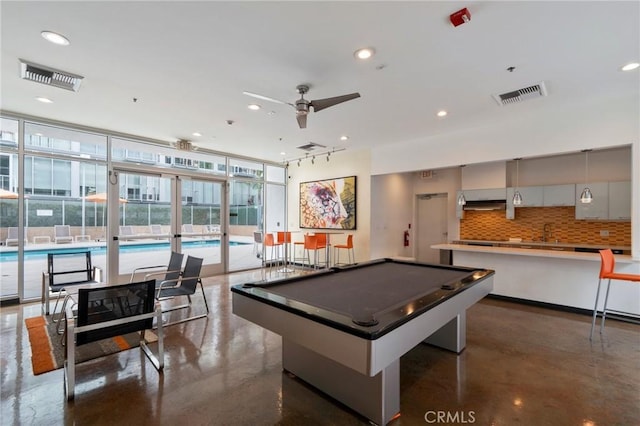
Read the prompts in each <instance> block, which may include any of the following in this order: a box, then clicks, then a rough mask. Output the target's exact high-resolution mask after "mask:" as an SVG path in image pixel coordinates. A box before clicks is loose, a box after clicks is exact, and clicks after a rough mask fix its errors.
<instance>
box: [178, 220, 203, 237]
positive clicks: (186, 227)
mask: <svg viewBox="0 0 640 426" xmlns="http://www.w3.org/2000/svg"><path fill="white" fill-rule="evenodd" d="M194 235H200V234H199V233H198V232H195V231H194V230H193V225H192V224H190V223H185V224H183V225H182V236H183V237H185V236H187V237H189V236H194Z"/></svg>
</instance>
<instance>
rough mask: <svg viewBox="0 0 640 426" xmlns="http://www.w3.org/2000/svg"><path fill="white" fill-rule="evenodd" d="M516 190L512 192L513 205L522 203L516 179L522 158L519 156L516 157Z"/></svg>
mask: <svg viewBox="0 0 640 426" xmlns="http://www.w3.org/2000/svg"><path fill="white" fill-rule="evenodd" d="M515 160H516V190H515V192H514V193H513V205H514V206H519V205H521V204H522V195H521V194H520V191H518V183H519V181H518V179H519V175H520V160H522V159H521V158H516V159H515Z"/></svg>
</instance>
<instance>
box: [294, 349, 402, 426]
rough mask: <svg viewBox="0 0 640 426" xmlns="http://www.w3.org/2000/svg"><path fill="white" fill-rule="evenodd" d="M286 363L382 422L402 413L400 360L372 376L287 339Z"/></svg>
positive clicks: (295, 371) (382, 423) (349, 404)
mask: <svg viewBox="0 0 640 426" xmlns="http://www.w3.org/2000/svg"><path fill="white" fill-rule="evenodd" d="M282 366H283V368H284V369H285V370H286V371H288V372H290V373H293V374H295V375H296V376H297V377H298V378H300V379H302V380H304V381H305V382H307V383H309V384H311V385H312V386H314V387H315V388H317V389H319V390H320V391H322V392H324V393H326V394H327V395H329V396H331V397H333V398H335V399H337V400H338V401H340V402H342V403H343V404H345V405H347V406H348V407H349V408H351V409H353V410H354V411H357V412H358V413H360V414H362V415H363V416H365V417H366V418H368V419H369V420H371V421H372V422H374V423H376V424H378V425H386V424H387V423H389V422H390V421H391V420H392V419H393V418H394V417H395V416H396V415H397V414H398V413H399V412H400V360H395V361H394V362H392V363H391V364H390V365H389V366H388V367H386V368H385V369H384V370H382V371H381V372H379V373H378V374H376V375H375V376H373V377H369V376H366V375H364V374H360V373H358V372H356V371H355V370H352V369H350V368H348V367H345V366H344V365H342V364H339V363H337V362H335V361H333V360H331V359H329V358H326V357H324V356H322V355H319V354H317V353H316V352H313V351H311V350H309V349H307V348H305V347H303V346H300V345H298V344H296V343H294V342H292V341H290V340H287V339H285V338H283V339H282Z"/></svg>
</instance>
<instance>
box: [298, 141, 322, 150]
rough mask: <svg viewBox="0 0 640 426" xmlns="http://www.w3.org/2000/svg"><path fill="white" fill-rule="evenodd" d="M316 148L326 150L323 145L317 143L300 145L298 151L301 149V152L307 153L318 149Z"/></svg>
mask: <svg viewBox="0 0 640 426" xmlns="http://www.w3.org/2000/svg"><path fill="white" fill-rule="evenodd" d="M318 148H326V146H325V145H320V144H319V143H315V142H309V143H308V144H306V145H300V146H299V147H298V149H301V150H303V151H307V152H311V151H313V150H314V149H318Z"/></svg>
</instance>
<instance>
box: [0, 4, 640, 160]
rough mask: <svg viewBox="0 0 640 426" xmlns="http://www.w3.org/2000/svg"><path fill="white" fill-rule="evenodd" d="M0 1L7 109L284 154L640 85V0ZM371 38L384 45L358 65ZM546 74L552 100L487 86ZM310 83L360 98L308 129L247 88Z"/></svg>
mask: <svg viewBox="0 0 640 426" xmlns="http://www.w3.org/2000/svg"><path fill="white" fill-rule="evenodd" d="M465 6H466V7H468V8H469V10H470V12H471V21H470V22H469V23H467V24H464V25H462V26H460V27H457V28H454V27H453V26H452V25H451V23H450V22H449V21H448V17H449V15H450V14H451V13H453V12H455V11H456V10H458V9H460V8H462V7H465ZM0 12H1V24H2V29H1V31H2V32H1V36H2V64H1V66H2V68H1V71H2V80H1V92H0V95H1V108H2V110H4V111H11V112H17V113H23V114H29V115H34V116H38V117H45V118H49V119H53V120H59V121H64V122H71V123H77V124H82V125H85V126H90V127H96V128H102V129H109V130H115V131H118V132H122V133H128V134H132V135H139V136H143V137H147V138H154V139H159V140H163V141H168V142H173V141H176V140H177V139H180V138H184V139H190V140H192V141H193V143H194V144H195V145H197V146H201V147H204V148H209V149H212V150H217V151H223V152H229V153H236V154H241V155H245V156H250V157H255V158H261V159H267V160H273V161H280V160H282V159H283V156H282V155H281V154H280V152H281V151H284V152H286V155H285V156H284V158H285V159H291V158H295V157H300V156H303V155H304V154H305V152H304V151H301V150H299V149H296V147H297V146H299V145H303V144H306V143H308V142H315V143H319V144H322V145H326V146H327V147H329V149H331V148H333V147H336V148H342V147H346V148H347V149H356V148H358V149H359V148H366V147H371V148H373V147H376V146H381V145H386V144H393V143H396V142H405V141H411V140H420V139H427V138H429V137H431V136H434V135H438V134H443V133H446V132H452V131H456V130H460V129H463V128H471V127H475V126H478V125H496V126H499V125H500V123H501V122H504V121H505V120H512V119H517V118H518V117H519V116H526V115H528V114H531V113H532V112H535V111H536V110H539V109H544V108H548V107H550V106H554V107H555V106H558V105H559V104H575V103H576V102H578V103H579V102H581V101H582V100H584V101H585V102H588V101H593V100H594V99H596V98H616V97H620V96H625V95H628V94H629V93H630V92H634V93H636V94H637V92H638V87H639V86H638V80H639V72H638V70H636V71H632V72H622V71H620V67H621V66H622V65H624V64H626V63H628V62H632V61H636V62H637V61H639V60H640V32H639V27H640V24H639V22H640V3H639V2H637V1H624V2H614V1H602V2H597V1H585V2H577V1H569V2H550V1H532V2H520V1H513V2H503V1H500V2H398V1H387V2H322V1H315V2H267V1H264V2H239V1H235V2H203V1H201V2H184V1H174V2H92V1H84V2H54V1H47V2H30V1H29V2H23V1H19V2H10V1H2V2H1V3H0ZM43 30H51V31H56V32H58V33H61V34H63V35H65V36H66V37H67V38H69V40H70V41H71V44H70V45H69V46H66V47H61V46H56V45H53V44H51V43H49V42H47V41H45V40H44V39H43V38H42V37H41V36H40V32H41V31H43ZM365 46H373V47H374V48H375V49H376V51H377V54H376V55H375V56H374V57H373V58H372V59H370V60H369V61H366V62H363V61H357V60H356V59H355V58H354V56H353V52H354V51H355V50H356V49H358V48H361V47H365ZM18 58H23V59H26V60H29V61H31V62H35V63H38V64H42V65H46V66H49V67H53V68H58V69H61V70H64V71H68V72H72V73H76V74H80V75H82V76H84V77H85V79H84V81H83V82H82V86H81V88H80V91H79V92H77V93H74V92H71V91H66V90H62V89H56V88H53V87H48V86H45V85H42V84H38V83H33V82H29V81H25V80H21V79H20V78H19V63H18ZM510 66H514V67H516V69H515V71H514V72H512V73H511V72H508V71H507V70H506V68H507V67H510ZM379 68H381V69H379ZM540 81H544V82H545V84H546V87H547V90H548V93H549V96H548V97H545V98H539V99H534V100H530V101H527V102H524V103H521V104H515V105H509V106H498V105H497V103H496V102H495V101H494V100H493V98H492V96H491V95H492V94H495V93H504V92H508V91H511V90H514V89H518V88H520V87H524V86H529V85H531V84H534V83H538V82H540ZM300 83H307V84H310V85H311V90H310V92H309V94H308V96H307V98H308V99H320V98H326V97H332V96H337V95H342V94H347V93H351V92H359V93H360V94H361V98H359V99H356V100H352V101H349V102H346V103H343V104H340V105H337V106H333V107H331V108H329V109H326V110H323V111H319V112H318V113H310V115H309V117H308V121H307V128H306V129H304V130H301V129H299V128H298V126H297V123H296V119H295V111H294V109H293V108H292V107H291V106H288V105H281V104H275V103H270V102H266V101H257V100H256V99H253V98H250V97H248V96H246V95H243V93H242V92H243V91H250V92H254V93H260V94H263V95H265V96H269V97H272V98H277V99H282V100H285V101H289V102H294V101H295V100H296V99H297V98H298V97H299V96H298V94H297V93H296V91H295V87H296V86H297V85H298V84H300ZM37 96H45V97H48V98H50V99H52V100H53V101H54V103H53V104H48V105H47V104H42V103H40V102H37V101H36V100H35V98H36V97H37ZM133 98H137V99H138V101H137V102H135V103H134V102H133ZM254 102H257V103H259V104H261V105H262V107H263V108H262V110H260V111H257V112H254V111H250V110H248V109H247V105H248V104H249V103H254ZM440 109H446V110H447V111H449V115H448V116H447V117H446V118H444V119H441V118H437V117H436V115H435V114H436V112H437V111H438V110H440ZM270 111H273V112H275V113H274V114H268V112H270ZM227 120H233V121H234V124H233V125H228V124H227ZM196 131H197V132H200V133H202V136H201V137H195V136H192V133H193V132H196ZM345 134H346V135H349V137H350V139H349V141H348V142H346V143H345V142H341V141H340V140H339V137H340V136H341V135H345Z"/></svg>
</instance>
